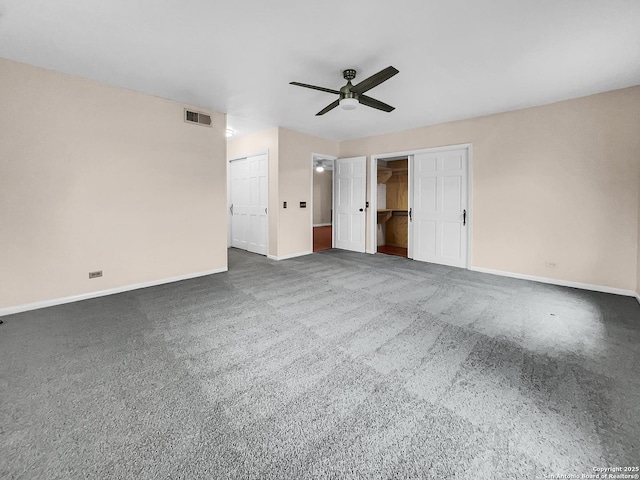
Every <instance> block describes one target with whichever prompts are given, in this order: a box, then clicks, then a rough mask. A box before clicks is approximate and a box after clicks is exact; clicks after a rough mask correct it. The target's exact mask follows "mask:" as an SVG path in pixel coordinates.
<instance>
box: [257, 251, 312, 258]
mask: <svg viewBox="0 0 640 480" xmlns="http://www.w3.org/2000/svg"><path fill="white" fill-rule="evenodd" d="M312 253H313V252H312V251H311V250H309V251H307V252H300V253H291V254H289V255H282V256H281V257H276V256H275V255H267V258H268V259H269V260H288V259H290V258H296V257H304V256H305V255H311V254H312Z"/></svg>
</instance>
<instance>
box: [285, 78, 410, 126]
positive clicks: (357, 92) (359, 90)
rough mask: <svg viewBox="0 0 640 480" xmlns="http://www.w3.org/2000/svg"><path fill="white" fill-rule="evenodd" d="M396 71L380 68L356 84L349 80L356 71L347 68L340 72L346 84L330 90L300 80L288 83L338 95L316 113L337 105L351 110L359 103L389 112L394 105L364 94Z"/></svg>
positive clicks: (321, 112) (322, 113) (325, 111)
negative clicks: (336, 98)
mask: <svg viewBox="0 0 640 480" xmlns="http://www.w3.org/2000/svg"><path fill="white" fill-rule="evenodd" d="M396 73H399V70H398V69H396V68H394V67H387V68H385V69H384V70H380V71H379V72H378V73H376V74H375V75H371V76H370V77H369V78H367V79H365V80H363V81H361V82H360V83H358V84H357V85H353V84H352V83H351V80H353V79H354V78H356V71H355V70H354V69H352V68H349V69H347V70H345V71H343V72H342V76H343V77H344V79H345V80H346V81H347V84H346V85H345V86H344V87H342V88H341V89H340V90H332V89H331V88H324V87H317V86H315V85H308V84H306V83H300V82H290V85H297V86H298V87H306V88H312V89H314V90H320V91H321V92H327V93H333V94H336V95H340V98H339V99H338V100H336V101H334V102H331V103H330V104H329V105H327V106H326V107H324V108H323V109H322V110H320V111H319V112H318V113H316V116H317V115H324V114H325V113H327V112H328V111H330V110H333V109H334V108H336V107H337V106H338V105H340V107H341V108H343V109H344V110H353V109H354V108H356V107H357V106H358V104H359V103H361V104H362V105H366V106H367V107H371V108H377V109H378V110H382V111H383V112H391V111H392V110H395V107H392V106H391V105H387V104H386V103H383V102H381V101H380V100H376V99H375V98H371V97H369V96H367V95H365V94H364V93H365V92H368V91H369V90H371V89H372V88H373V87H376V86H378V85H380V84H381V83H382V82H386V81H387V80H389V79H390V78H391V77H393V76H394V75H395V74H396Z"/></svg>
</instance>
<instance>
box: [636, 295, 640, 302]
mask: <svg viewBox="0 0 640 480" xmlns="http://www.w3.org/2000/svg"><path fill="white" fill-rule="evenodd" d="M636 300H638V303H640V293H636Z"/></svg>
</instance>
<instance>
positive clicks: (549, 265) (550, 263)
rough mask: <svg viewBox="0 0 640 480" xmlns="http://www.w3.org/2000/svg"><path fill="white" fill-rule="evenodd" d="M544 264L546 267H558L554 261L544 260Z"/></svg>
mask: <svg viewBox="0 0 640 480" xmlns="http://www.w3.org/2000/svg"><path fill="white" fill-rule="evenodd" d="M544 266H545V267H547V268H558V264H557V263H556V262H546V263H545V264H544Z"/></svg>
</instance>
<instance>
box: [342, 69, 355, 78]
mask: <svg viewBox="0 0 640 480" xmlns="http://www.w3.org/2000/svg"><path fill="white" fill-rule="evenodd" d="M342 76H343V77H344V79H345V80H353V79H354V78H356V71H355V70H354V69H353V68H348V69H346V70H345V71H343V72H342Z"/></svg>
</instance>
